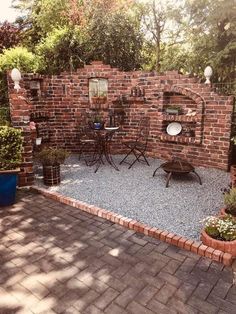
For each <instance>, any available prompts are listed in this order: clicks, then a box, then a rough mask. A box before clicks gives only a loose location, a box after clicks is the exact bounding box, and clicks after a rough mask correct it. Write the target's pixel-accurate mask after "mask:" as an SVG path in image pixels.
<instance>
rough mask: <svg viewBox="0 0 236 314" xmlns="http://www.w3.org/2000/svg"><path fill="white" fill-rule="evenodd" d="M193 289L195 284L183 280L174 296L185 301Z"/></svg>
mask: <svg viewBox="0 0 236 314" xmlns="http://www.w3.org/2000/svg"><path fill="white" fill-rule="evenodd" d="M195 289H196V286H194V285H192V284H190V283H188V282H183V283H182V285H181V286H180V287H179V288H178V289H177V290H176V292H175V294H174V296H175V297H176V298H178V299H180V300H181V301H183V302H186V301H187V300H188V298H189V297H190V296H191V295H192V293H193V291H194V290H195Z"/></svg>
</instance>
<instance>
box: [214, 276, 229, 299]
mask: <svg viewBox="0 0 236 314" xmlns="http://www.w3.org/2000/svg"><path fill="white" fill-rule="evenodd" d="M231 286H232V284H231V283H228V282H225V281H223V280H222V279H219V281H218V282H217V284H216V285H215V286H214V288H213V289H212V293H213V294H214V295H217V296H218V297H221V298H222V299H224V298H225V297H226V295H227V293H228V291H229V289H230V288H231Z"/></svg>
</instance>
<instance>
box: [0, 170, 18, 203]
mask: <svg viewBox="0 0 236 314" xmlns="http://www.w3.org/2000/svg"><path fill="white" fill-rule="evenodd" d="M18 172H19V170H9V171H1V172H0V206H9V205H12V204H14V203H15V200H16V185H17V177H18Z"/></svg>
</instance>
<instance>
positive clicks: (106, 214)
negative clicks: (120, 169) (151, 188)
mask: <svg viewBox="0 0 236 314" xmlns="http://www.w3.org/2000/svg"><path fill="white" fill-rule="evenodd" d="M30 189H31V190H33V191H36V192H38V193H40V194H43V195H44V196H46V197H48V198H50V199H53V200H56V201H59V202H61V203H63V204H66V205H70V206H72V207H74V208H78V209H80V210H82V211H85V212H87V213H89V214H92V215H95V216H98V217H101V218H104V219H106V220H109V221H112V222H114V223H116V224H119V225H121V226H124V227H126V228H128V229H131V230H135V231H137V232H140V233H143V234H145V235H147V236H149V237H152V238H156V239H159V240H161V241H164V242H167V243H170V244H172V245H175V246H178V247H179V248H181V249H185V250H187V251H191V252H194V253H196V254H198V255H200V256H205V257H208V258H210V259H212V260H214V261H217V262H220V263H223V264H224V265H226V266H230V265H232V263H233V261H234V258H233V256H232V255H231V254H229V253H224V252H222V251H220V250H215V249H213V248H211V247H209V246H206V245H204V244H202V242H198V241H193V240H189V239H187V238H185V237H181V236H179V235H176V234H174V233H171V232H168V231H165V230H161V229H158V228H155V227H150V226H148V225H146V224H143V223H140V222H138V221H136V220H133V219H131V218H127V217H124V216H122V215H119V214H116V213H114V212H111V211H109V210H106V209H102V208H99V207H97V206H94V205H89V204H87V203H85V202H82V201H78V200H76V199H74V198H72V197H68V196H63V195H61V194H59V193H57V192H51V191H48V190H47V189H44V188H40V187H37V186H31V187H30Z"/></svg>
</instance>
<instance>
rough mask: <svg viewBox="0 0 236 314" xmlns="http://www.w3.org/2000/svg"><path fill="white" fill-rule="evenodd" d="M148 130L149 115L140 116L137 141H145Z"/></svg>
mask: <svg viewBox="0 0 236 314" xmlns="http://www.w3.org/2000/svg"><path fill="white" fill-rule="evenodd" d="M149 131H150V117H147V116H145V117H142V118H141V119H140V122H139V130H138V137H137V140H138V141H139V142H147V140H148V136H149Z"/></svg>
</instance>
